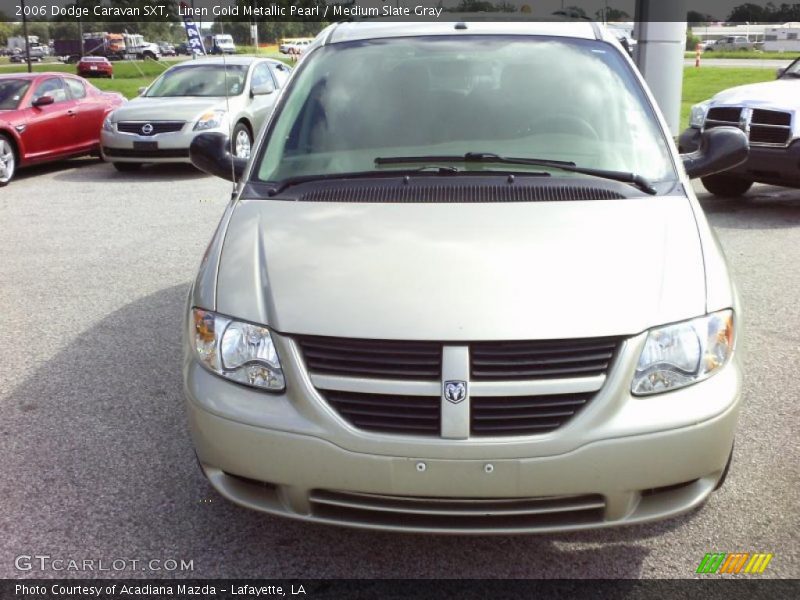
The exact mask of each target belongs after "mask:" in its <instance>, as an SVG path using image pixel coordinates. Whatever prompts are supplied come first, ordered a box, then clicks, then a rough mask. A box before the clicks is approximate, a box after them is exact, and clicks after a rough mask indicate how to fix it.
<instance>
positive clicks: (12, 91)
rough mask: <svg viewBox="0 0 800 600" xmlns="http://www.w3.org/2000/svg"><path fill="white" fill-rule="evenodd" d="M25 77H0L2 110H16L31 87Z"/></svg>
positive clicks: (0, 103) (0, 108) (0, 106)
mask: <svg viewBox="0 0 800 600" xmlns="http://www.w3.org/2000/svg"><path fill="white" fill-rule="evenodd" d="M30 85H31V83H30V81H27V80H25V79H0V110H16V109H17V108H19V104H20V102H21V101H22V97H23V96H24V95H25V92H27V91H28V87H30Z"/></svg>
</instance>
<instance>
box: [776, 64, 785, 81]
mask: <svg viewBox="0 0 800 600" xmlns="http://www.w3.org/2000/svg"><path fill="white" fill-rule="evenodd" d="M785 72H786V69H784V68H782V67H781V68H780V69H778V70H777V71H775V76H776V78H777V79H780V78H781V77H783V74H784V73H785Z"/></svg>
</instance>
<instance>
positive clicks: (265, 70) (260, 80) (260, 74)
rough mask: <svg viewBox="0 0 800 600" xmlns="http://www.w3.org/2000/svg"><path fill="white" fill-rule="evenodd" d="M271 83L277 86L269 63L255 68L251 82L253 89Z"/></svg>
mask: <svg viewBox="0 0 800 600" xmlns="http://www.w3.org/2000/svg"><path fill="white" fill-rule="evenodd" d="M265 83H271V84H272V85H273V86H274V85H275V81H274V80H273V79H272V75H271V74H270V72H269V65H268V64H267V63H260V64H258V65H256V66H255V67H254V68H253V77H252V79H251V81H250V85H251V87H256V86H258V85H264V84H265Z"/></svg>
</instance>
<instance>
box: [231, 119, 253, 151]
mask: <svg viewBox="0 0 800 600" xmlns="http://www.w3.org/2000/svg"><path fill="white" fill-rule="evenodd" d="M252 144H253V140H252V139H251V138H250V130H249V129H248V128H247V125H245V124H244V123H239V124H238V125H236V129H234V130H233V151H234V153H235V154H236V156H237V158H250V147H251V146H252Z"/></svg>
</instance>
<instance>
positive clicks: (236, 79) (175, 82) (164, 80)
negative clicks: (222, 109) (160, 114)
mask: <svg viewBox="0 0 800 600" xmlns="http://www.w3.org/2000/svg"><path fill="white" fill-rule="evenodd" d="M246 75H247V67H246V66H245V65H228V66H227V71H226V67H225V66H224V65H222V64H218V65H208V64H206V65H186V66H181V67H173V68H172V69H170V70H169V71H167V72H166V73H164V74H163V75H162V76H161V77H160V78H159V79H158V80H157V81H156V82H155V83H154V84H153V85H152V86H150V89H149V90H147V93H146V94H145V96H146V97H148V98H165V97H174V96H225V95H228V96H238V95H239V94H241V93H242V92H243V91H244V80H245V76H246Z"/></svg>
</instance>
